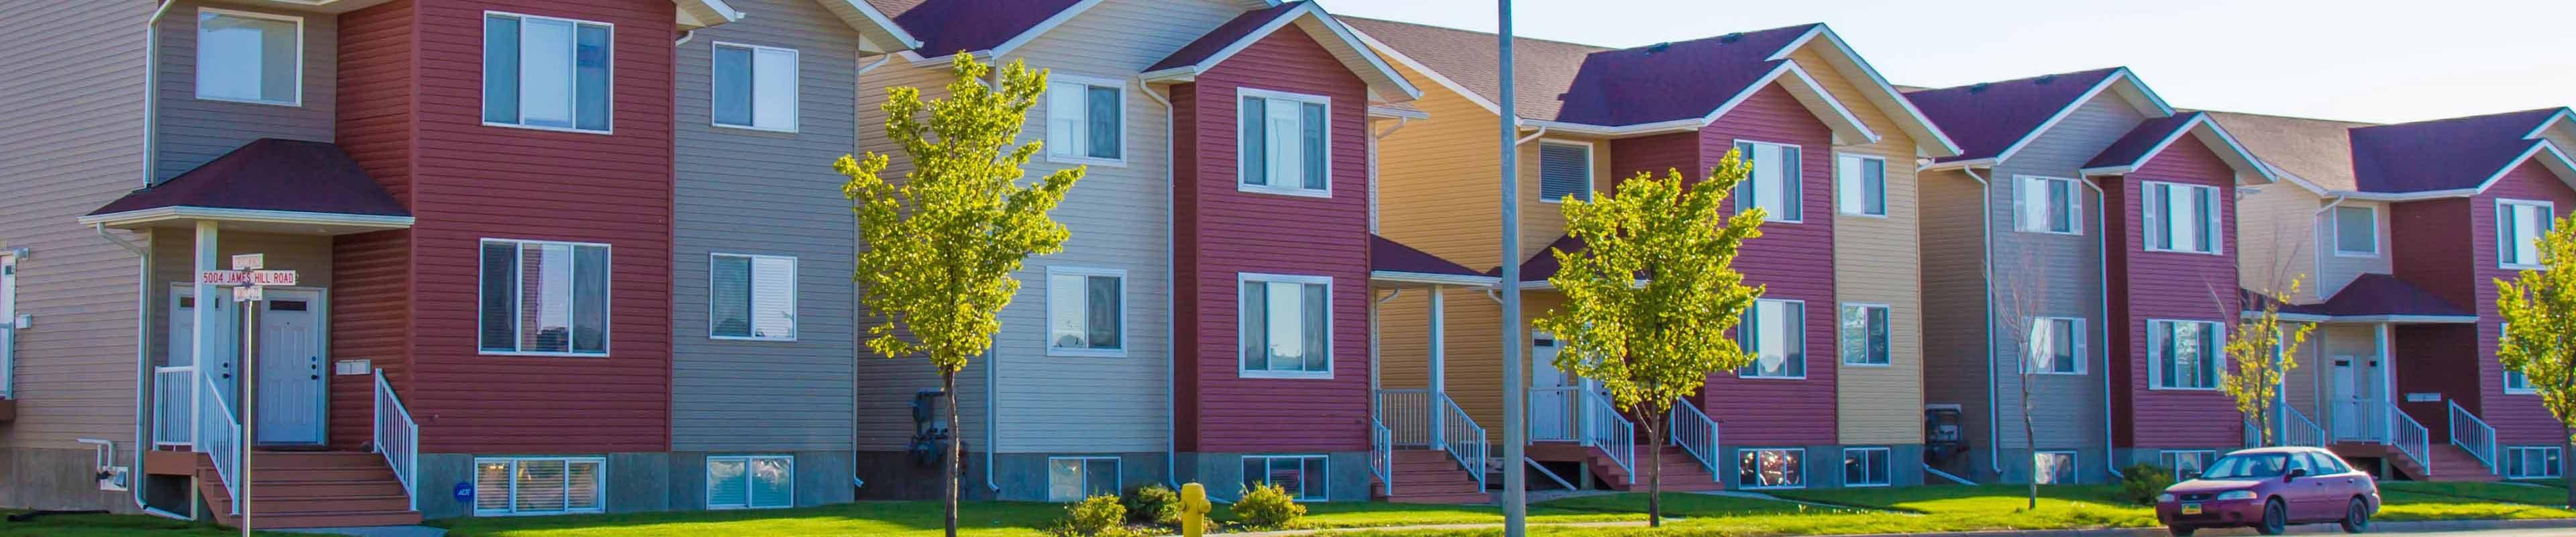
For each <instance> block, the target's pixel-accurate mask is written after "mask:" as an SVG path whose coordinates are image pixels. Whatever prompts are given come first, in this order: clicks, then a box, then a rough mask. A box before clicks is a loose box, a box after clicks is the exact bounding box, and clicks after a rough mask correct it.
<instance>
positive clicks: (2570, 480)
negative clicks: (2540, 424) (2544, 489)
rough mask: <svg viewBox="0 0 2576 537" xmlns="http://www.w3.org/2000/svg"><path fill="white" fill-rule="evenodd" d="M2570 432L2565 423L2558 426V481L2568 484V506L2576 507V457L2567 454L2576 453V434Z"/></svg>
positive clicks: (2570, 507)
mask: <svg viewBox="0 0 2576 537" xmlns="http://www.w3.org/2000/svg"><path fill="white" fill-rule="evenodd" d="M2570 433H2571V431H2569V430H2568V428H2567V426H2566V425H2565V424H2560V425H2559V426H2558V446H2559V447H2558V481H2559V483H2563V484H2565V485H2567V507H2568V508H2569V509H2576V457H2568V456H2567V455H2568V454H2570V453H2576V436H2571V434H2570Z"/></svg>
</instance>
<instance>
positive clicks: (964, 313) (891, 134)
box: [832, 54, 1084, 537]
mask: <svg viewBox="0 0 2576 537" xmlns="http://www.w3.org/2000/svg"><path fill="white" fill-rule="evenodd" d="M952 66H953V69H954V70H955V72H956V75H957V80H956V81H954V82H950V83H949V84H948V97H947V98H944V99H932V100H927V101H925V100H923V99H922V98H921V90H920V88H912V87H896V88H892V89H891V90H889V91H888V93H889V94H890V95H889V98H888V99H887V100H886V103H885V112H886V137H887V138H889V139H892V140H894V141H895V143H897V144H899V145H901V146H902V147H903V152H904V154H906V155H908V156H910V157H911V160H912V170H911V171H907V172H904V173H903V176H902V178H901V180H900V181H896V180H890V179H889V178H888V177H886V176H885V175H884V173H885V170H886V164H887V162H888V158H887V156H886V155H882V154H878V153H874V152H870V153H868V155H867V159H866V160H854V159H852V158H850V157H849V156H842V157H841V159H840V161H838V162H834V163H833V164H832V168H833V169H834V170H837V171H839V172H841V174H842V175H845V176H848V177H849V179H850V180H849V182H848V183H847V184H844V185H842V186H841V194H842V195H843V196H847V197H848V198H849V199H850V201H851V203H852V205H853V207H852V211H854V212H856V213H858V219H859V239H860V241H861V245H862V248H861V250H860V251H859V254H858V270H857V271H856V272H857V274H856V275H855V276H854V277H853V279H854V280H856V281H858V282H859V284H860V287H861V289H864V290H865V291H864V297H863V299H862V302H864V303H865V304H866V305H867V307H868V309H869V310H870V311H872V312H875V313H876V314H878V315H882V316H884V317H885V319H886V320H887V322H885V323H884V324H878V325H875V326H870V327H868V340H867V346H868V350H870V351H874V352H876V353H877V354H879V355H882V356H884V357H887V358H908V357H913V356H927V357H929V359H930V365H931V366H932V367H935V368H937V369H938V371H939V386H940V388H941V389H943V390H946V393H947V397H948V399H949V401H948V403H949V404H948V422H949V423H951V424H955V423H957V404H956V399H957V372H958V371H960V370H963V369H965V368H966V362H967V360H968V359H969V358H972V357H974V356H976V355H978V354H982V353H983V352H984V349H986V348H988V347H991V346H992V343H993V333H994V332H995V331H996V330H999V329H1000V328H1001V321H1000V320H998V319H996V318H995V316H996V315H998V314H999V313H1000V312H1001V310H1002V307H1003V306H1005V305H1009V304H1010V303H1011V295H1012V294H1013V293H1017V292H1018V291H1019V289H1020V282H1019V280H1017V279H1014V278H1012V277H1011V273H1013V272H1016V271H1018V270H1019V269H1020V262H1021V260H1023V259H1026V258H1028V257H1029V256H1030V255H1036V254H1049V253H1054V252H1056V251H1057V250H1060V249H1062V248H1063V245H1064V240H1065V237H1066V233H1065V229H1064V225H1063V224H1059V223H1056V221H1055V220H1053V219H1051V218H1048V217H1047V212H1048V211H1052V210H1054V209H1055V206H1056V204H1057V203H1059V202H1062V201H1064V193H1065V191H1066V190H1067V189H1070V188H1072V187H1073V183H1074V181H1077V180H1080V179H1081V178H1082V174H1083V171H1084V168H1079V167H1077V168H1070V169H1065V170H1059V171H1057V172H1055V173H1052V174H1048V175H1047V176H1046V178H1045V179H1044V180H1041V181H1039V182H1038V183H1037V184H1034V185H1028V186H1022V185H1020V184H1019V183H1020V179H1021V177H1022V175H1024V174H1025V172H1023V171H1021V165H1023V164H1026V163H1027V162H1028V160H1029V157H1030V156H1033V155H1036V154H1037V153H1038V150H1039V144H1038V143H1037V142H1030V143H1026V144H1021V143H1020V142H1019V137H1020V128H1021V126H1022V125H1023V124H1025V123H1027V120H1028V111H1029V106H1030V105H1032V104H1035V103H1036V102H1037V99H1038V96H1039V95H1040V94H1042V93H1044V92H1045V91H1046V87H1047V84H1046V80H1047V73H1046V72H1045V71H1035V72H1032V71H1030V70H1029V69H1028V68H1027V67H1026V66H1024V65H1022V64H1021V63H1020V62H1016V61H1014V62H1011V64H1010V65H1009V66H1008V67H1006V68H1004V69H1003V70H1002V72H1001V77H1000V79H999V80H998V81H996V82H995V83H994V84H992V85H989V86H988V85H987V84H986V83H985V81H984V80H983V78H984V76H985V75H987V74H989V73H991V72H992V66H990V65H986V64H984V63H982V62H977V61H975V59H974V58H973V57H971V56H970V55H967V54H958V55H957V60H956V61H955V62H954V63H953V64H952ZM925 110H926V111H927V112H928V116H929V117H928V118H927V121H926V122H925V121H924V118H923V117H921V116H922V115H923V112H924V111H925ZM1014 146H1016V147H1014ZM961 451H963V441H962V440H960V439H959V438H958V436H957V435H950V436H949V441H948V469H947V470H948V475H947V482H948V483H947V485H948V490H947V497H948V498H947V500H948V501H947V504H948V505H947V508H948V511H947V523H948V535H950V536H951V537H954V536H955V535H957V493H958V476H959V474H960V473H962V471H963V468H962V467H963V465H964V464H965V463H964V461H962V460H961V456H960V455H961V453H960V452H961Z"/></svg>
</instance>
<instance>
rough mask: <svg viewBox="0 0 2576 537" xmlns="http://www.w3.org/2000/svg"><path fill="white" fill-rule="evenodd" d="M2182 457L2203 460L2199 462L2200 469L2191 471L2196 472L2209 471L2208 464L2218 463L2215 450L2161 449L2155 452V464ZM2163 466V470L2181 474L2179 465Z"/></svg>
mask: <svg viewBox="0 0 2576 537" xmlns="http://www.w3.org/2000/svg"><path fill="white" fill-rule="evenodd" d="M2182 456H2191V457H2194V458H2200V459H2204V460H2201V461H2200V467H2199V468H2194V469H2193V470H2197V471H2208V470H2209V463H2212V462H2217V461H2218V450H2215V449H2161V450H2156V464H2164V463H2165V459H2166V458H2168V457H2171V458H2175V459H2180V458H2181V457H2182ZM2164 466H2165V470H2169V471H2173V472H2177V473H2179V472H2181V471H2182V465H2179V464H2164ZM2177 479H2179V477H2177Z"/></svg>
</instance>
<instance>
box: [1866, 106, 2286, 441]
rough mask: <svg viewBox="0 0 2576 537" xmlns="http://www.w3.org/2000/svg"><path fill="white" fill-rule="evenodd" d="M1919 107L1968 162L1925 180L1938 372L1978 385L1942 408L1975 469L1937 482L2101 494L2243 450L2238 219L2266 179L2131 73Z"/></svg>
mask: <svg viewBox="0 0 2576 537" xmlns="http://www.w3.org/2000/svg"><path fill="white" fill-rule="evenodd" d="M1907 97H1908V98H1909V99H1912V100H1913V102H1914V103H1915V104H1916V105H1918V106H1921V107H1922V109H1923V110H1924V112H1925V113H1926V114H1928V115H1930V116H1931V117H1932V118H1933V119H1934V121H1935V122H1936V123H1938V124H1940V125H1941V126H1942V127H1943V128H1944V129H1946V132H1949V133H1950V134H1951V135H1952V136H1954V137H1955V138H1954V139H1956V140H1958V141H1959V144H1960V145H1961V146H1962V147H1963V148H1965V149H1966V151H1965V153H1964V154H1962V155H1959V156H1956V157H1949V158H1943V159H1938V160H1936V161H1934V162H1933V163H1932V164H1931V165H1929V166H1927V167H1926V168H1925V170H1926V171H1925V175H1924V179H1923V189H1924V197H1923V200H1924V201H1923V205H1924V207H1925V209H1924V210H1925V214H1924V225H1923V228H1922V229H1923V232H1922V239H1921V240H1922V242H1923V248H1924V252H1925V253H1924V266H1923V270H1924V274H1925V276H1924V287H1923V288H1924V295H1925V296H1924V300H1925V301H1926V302H1927V303H1934V304H1946V305H1948V306H1947V307H1948V308H1949V310H1948V314H1944V315H1934V316H1932V317H1931V318H1929V320H1927V322H1926V323H1925V331H1926V332H1927V333H1929V334H1931V335H1930V336H1929V337H1928V338H1927V345H1928V348H1929V351H1928V354H1929V355H1930V356H1931V358H1929V360H1930V361H1931V362H1932V364H1931V365H1930V367H1931V368H1932V369H1935V370H1941V371H1952V372H1958V373H1961V374H1950V375H1933V376H1930V377H1929V380H1928V381H1927V385H1926V397H1925V404H1926V406H1927V407H1928V408H1936V409H1946V410H1956V411H1958V414H1959V417H1960V420H1959V422H1960V435H1959V436H1960V439H1961V441H1962V442H1964V443H1965V444H1966V445H1967V446H1968V447H1969V449H1966V450H1963V451H1961V452H1960V453H1957V454H1956V455H1955V456H1953V457H1949V458H1947V459H1946V460H1935V461H1928V462H1929V463H1931V464H1933V465H1934V466H1936V467H1939V468H1942V469H1943V470H1944V471H1945V472H1952V473H1955V474H1957V475H1960V476H1967V477H1968V478H1969V479H1975V480H1979V481H1987V480H2002V481H2010V482H2029V481H2038V482H2042V483H2073V482H2099V481H2100V480H2103V479H2107V478H2110V477H2111V476H2113V475H2115V474H2117V473H2118V471H2119V470H2118V468H2120V467H2123V466H2127V465H2130V464H2135V463H2154V464H2159V465H2163V466H2166V467H2182V468H2196V467H2198V465H2199V464H2201V463H2204V462H2206V461H2207V460H2209V459H2212V458H2215V457H2216V454H2217V453H2218V452H2220V451H2222V450H2225V449H2230V448H2234V447H2238V446H2242V445H2244V444H2243V442H2244V438H2245V437H2244V434H2245V433H2244V427H2242V426H2241V425H2240V424H2241V420H2240V417H2239V414H2238V413H2237V412H2236V410H2235V403H2234V400H2233V399H2231V398H2229V397H2228V396H2226V395H2224V394H2222V393H2219V392H2218V390H2217V382H2218V378H2219V376H2220V375H2222V374H2223V373H2224V372H2225V371H2227V368H2228V367H2229V366H2228V362H2227V361H2226V359H2225V356H2224V353H2223V352H2222V349H2223V347H2224V342H2225V337H2226V335H2225V331H2226V330H2227V327H2229V326H2231V325H2232V324H2233V322H2234V319H2235V318H2236V316H2237V313H2238V312H2240V311H2241V307H2242V306H2241V304H2240V301H2241V298H2240V297H2239V296H2238V293H2237V291H2236V289H2237V281H2236V279H2237V275H2236V274H2235V273H2234V267H2235V263H2236V259H2235V257H2234V255H2235V254H2234V252H2235V251H2236V248H2235V247H2234V244H2233V243H2234V241H2235V229H2234V228H2233V227H2232V226H2233V225H2234V224H2233V223H2232V221H2233V218H2232V217H2231V216H2230V215H2233V214H2235V213H2236V209H2235V205H2236V199H2237V196H2238V194H2237V189H2238V188H2240V187H2241V186H2252V185H2262V184H2267V183H2270V182H2271V174H2270V172H2269V171H2268V169H2266V168H2264V167H2262V166H2260V165H2259V163H2258V162H2257V161H2256V160H2254V159H2253V157H2252V156H2251V154H2250V153H2248V152H2247V151H2245V150H2244V149H2243V147H2242V146H2240V145H2238V144H2237V143H2236V142H2235V141H2234V140H2233V138H2232V137H2231V136H2230V135H2228V134H2227V132H2226V130H2225V129H2223V128H2221V127H2220V126H2219V125H2218V124H2217V123H2215V122H2212V121H2210V119H2209V117H2208V116H2207V115H2206V114H2203V113H2198V112H2181V111H2177V110H2175V109H2173V108H2172V107H2171V106H2169V105H2166V104H2165V103H2164V100H2163V99H2162V98H2160V97H2158V96H2156V94H2155V92H2154V91H2153V90H2152V89H2150V88H2148V87H2147V85H2146V84H2145V83H2144V82H2142V81H2140V80H2138V78H2137V76H2136V75H2135V74H2133V73H2131V72H2130V71H2129V70H2128V69H2125V68H2111V69H2098V70H2092V71H2083V72H2076V73H2065V74H2055V75H2044V76H2039V77H2033V78H2025V79H2017V80H2008V81H2001V82H1989V83H1980V84H1974V85H1968V86H1960V87H1954V88H1944V89H1926V90H1917V91H1912V92H1909V93H1907ZM1968 373H1973V374H1968ZM2025 379H2027V384H2028V386H2023V384H2025ZM2025 412H2026V413H2027V414H2028V416H2027V417H2025V415H2024V413H2025ZM2025 419H2027V424H2025Z"/></svg>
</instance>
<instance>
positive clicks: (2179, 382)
mask: <svg viewBox="0 0 2576 537" xmlns="http://www.w3.org/2000/svg"><path fill="white" fill-rule="evenodd" d="M2226 338H2227V333H2226V329H2225V328H2221V327H2220V326H2219V324H2218V323H2213V322H2206V321H2160V320H2150V321H2147V353H2148V354H2150V356H2149V358H2150V360H2151V362H2152V363H2153V364H2155V367H2154V369H2149V370H2147V371H2148V373H2149V374H2150V375H2152V376H2154V377H2155V378H2154V379H2152V380H2153V384H2152V385H2153V386H2154V387H2155V388H2156V389H2160V390H2214V389H2218V375H2219V372H2220V371H2221V370H2222V369H2223V368H2221V367H2220V365H2221V362H2225V361H2226V360H2227V358H2226V356H2225V354H2224V353H2223V351H2222V350H2221V349H2223V348H2224V346H2225V345H2226V341H2225V340H2226Z"/></svg>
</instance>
